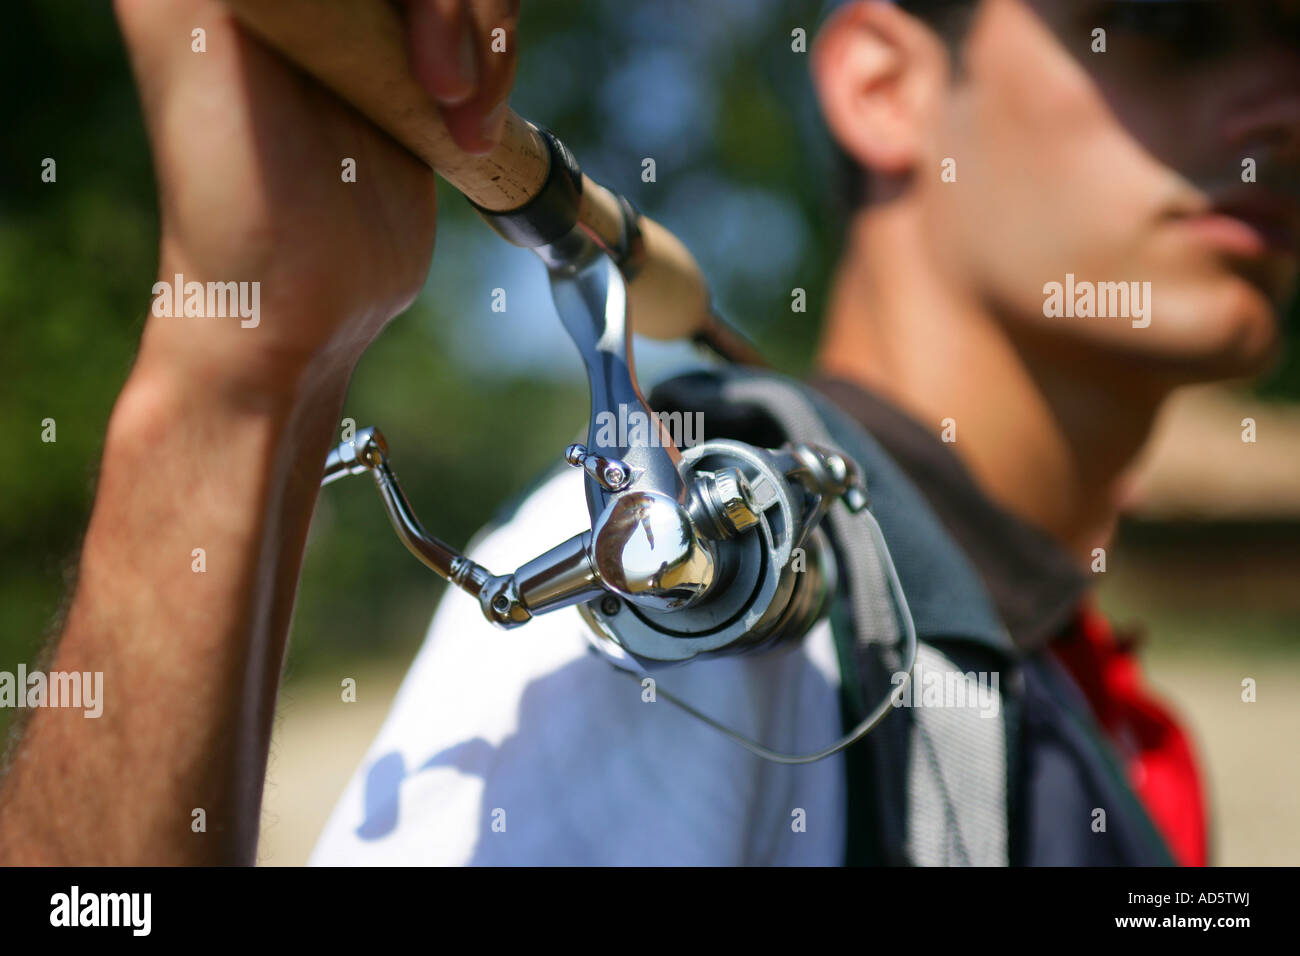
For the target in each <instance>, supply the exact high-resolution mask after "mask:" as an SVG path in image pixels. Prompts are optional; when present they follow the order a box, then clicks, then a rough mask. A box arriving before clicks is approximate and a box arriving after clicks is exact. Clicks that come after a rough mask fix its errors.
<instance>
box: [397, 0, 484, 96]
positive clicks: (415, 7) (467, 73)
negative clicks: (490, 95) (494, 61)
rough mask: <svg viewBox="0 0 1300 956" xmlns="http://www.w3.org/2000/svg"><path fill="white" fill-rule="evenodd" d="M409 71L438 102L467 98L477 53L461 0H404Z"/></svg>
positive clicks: (475, 73)
mask: <svg viewBox="0 0 1300 956" xmlns="http://www.w3.org/2000/svg"><path fill="white" fill-rule="evenodd" d="M406 25H407V37H408V44H409V47H410V51H411V70H412V72H414V74H415V78H416V80H418V81H419V83H420V86H422V87H423V88H424V91H425V92H426V93H428V94H429V96H431V97H432V98H433V99H434V100H436V101H437V102H439V103H442V104H447V105H453V104H457V103H464V102H466V101H468V100H469V99H470V98H471V97H472V96H473V95H474V92H475V90H476V88H477V86H478V69H479V66H478V53H477V51H476V50H475V49H474V46H475V44H474V32H473V23H472V19H471V17H470V15H469V13H468V11H467V10H466V9H465V4H464V2H463V0H406Z"/></svg>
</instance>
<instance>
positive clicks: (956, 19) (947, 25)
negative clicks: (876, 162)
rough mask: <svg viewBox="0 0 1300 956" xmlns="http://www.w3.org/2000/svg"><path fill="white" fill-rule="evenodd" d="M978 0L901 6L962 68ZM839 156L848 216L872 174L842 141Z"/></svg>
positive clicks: (905, 1)
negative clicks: (934, 35)
mask: <svg viewBox="0 0 1300 956" xmlns="http://www.w3.org/2000/svg"><path fill="white" fill-rule="evenodd" d="M978 2H979V0H898V6H900V7H902V8H903V9H904V10H906V11H907V12H908V13H910V14H911V15H912V16H914V17H916V18H917V19H918V20H921V21H922V22H923V23H925V24H927V25H928V26H929V27H930V28H931V29H932V30H934V31H935V33H937V34H939V37H940V38H941V39H942V40H943V41H944V43H945V45H947V47H948V52H949V54H950V55H951V57H952V61H953V65H954V69H956V70H960V68H961V43H962V41H963V40H964V39H965V38H966V33H967V31H968V30H969V29H970V23H971V18H972V14H973V13H974V10H975V6H976V5H977V4H978ZM835 157H836V166H837V176H836V178H837V180H838V182H839V195H840V196H841V198H842V200H843V205H842V206H841V208H842V209H843V210H844V212H845V215H846V217H847V216H848V215H849V214H851V213H852V212H854V211H856V210H857V209H859V208H860V207H861V206H862V205H863V204H864V203H865V202H866V201H867V198H868V196H869V193H870V189H871V175H870V173H868V172H867V171H866V170H865V169H863V168H862V166H861V165H859V163H858V161H857V160H856V159H854V158H853V157H852V156H850V155H849V154H848V153H846V152H844V150H842V149H840V148H839V144H836V146H835Z"/></svg>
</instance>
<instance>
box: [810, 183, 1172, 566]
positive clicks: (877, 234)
mask: <svg viewBox="0 0 1300 956" xmlns="http://www.w3.org/2000/svg"><path fill="white" fill-rule="evenodd" d="M920 229H921V225H920V222H919V217H918V216H916V215H915V211H914V210H909V209H908V208H907V202H906V200H899V201H898V202H895V203H892V204H889V205H886V206H882V207H877V208H873V209H871V210H870V211H868V212H864V213H862V214H860V215H859V216H858V217H857V219H856V221H855V223H854V224H853V226H852V227H851V229H850V233H849V236H848V244H847V248H846V251H845V256H844V259H843V261H842V262H841V264H840V267H839V271H838V274H837V277H836V281H835V288H834V291H833V294H832V300H831V304H830V309H829V312H828V314H827V321H826V329H825V333H824V335H823V339H822V343H821V346H820V348H819V352H818V356H817V364H818V366H819V368H820V369H821V371H823V372H825V373H827V374H830V375H834V376H836V377H838V378H843V379H847V380H849V381H852V382H855V383H858V384H860V385H862V386H864V387H866V388H869V389H871V390H872V391H874V392H876V393H877V394H880V395H881V396H882V397H884V398H886V399H888V400H890V401H891V402H893V403H894V404H895V405H897V406H898V407H899V408H900V409H902V410H903V411H905V412H907V413H908V414H910V415H911V416H912V417H914V418H915V419H916V420H917V421H918V422H920V423H921V424H922V425H924V426H925V427H927V428H929V429H932V430H933V431H934V433H935V434H936V435H940V436H944V435H945V430H946V436H947V437H949V438H954V439H955V440H953V442H952V449H953V451H954V452H955V453H956V454H957V455H958V457H959V458H960V459H961V460H962V461H963V463H964V464H965V465H966V467H967V468H968V469H969V470H970V472H971V474H972V475H973V476H974V479H975V481H976V482H977V483H978V484H979V485H980V487H981V488H982V489H983V491H984V492H985V493H986V494H987V495H988V496H989V497H990V498H991V499H993V500H994V501H995V502H997V503H998V504H999V505H1001V506H1002V507H1003V508H1004V509H1006V510H1007V511H1010V512H1011V513H1012V514H1015V515H1017V516H1018V517H1020V518H1021V519H1023V520H1025V521H1027V522H1028V523H1030V524H1032V525H1035V526H1037V527H1039V528H1040V529H1042V530H1044V531H1046V532H1047V533H1048V534H1049V535H1051V536H1052V537H1054V538H1055V539H1056V540H1058V541H1059V542H1060V543H1061V544H1062V545H1063V546H1064V547H1065V548H1067V549H1068V550H1069V551H1070V552H1071V553H1073V554H1074V555H1076V556H1077V557H1078V558H1079V559H1080V560H1086V559H1087V558H1088V556H1089V555H1090V552H1091V551H1092V549H1093V548H1095V547H1100V546H1103V545H1104V544H1105V542H1106V540H1107V539H1108V538H1109V536H1110V533H1111V531H1112V529H1113V527H1114V522H1115V519H1116V517H1117V514H1118V507H1119V503H1120V500H1121V495H1122V490H1123V482H1124V476H1125V473H1126V471H1127V469H1128V466H1129V465H1130V463H1131V462H1132V459H1133V458H1134V457H1135V455H1136V454H1137V452H1138V451H1139V450H1140V449H1141V447H1142V445H1143V443H1144V442H1145V440H1146V437H1147V435H1148V433H1149V431H1150V428H1151V424H1152V420H1153V418H1154V416H1155V412H1156V410H1157V408H1158V406H1159V404H1160V400H1161V398H1162V395H1163V393H1161V392H1160V391H1159V390H1156V389H1148V390H1147V392H1146V393H1141V392H1138V391H1135V390H1134V388H1133V387H1132V384H1133V383H1134V382H1135V381H1136V377H1135V376H1132V375H1122V374H1121V373H1119V372H1118V371H1117V370H1115V369H1113V368H1112V369H1105V368H1102V369H1098V368H1097V366H1096V363H1093V364H1092V365H1090V366H1089V365H1086V364H1081V363H1078V362H1071V361H1059V362H1058V361H1051V360H1049V359H1046V358H1043V357H1042V355H1043V352H1044V351H1045V350H1040V349H1034V348H1032V347H1030V346H1026V345H1025V344H1023V343H1017V342H1016V341H1014V340H1013V336H1012V335H1011V334H1009V332H1008V331H1007V327H1006V326H1005V325H1004V324H1003V323H1001V322H1000V321H999V320H998V319H997V317H996V316H994V315H993V314H992V312H991V310H989V309H988V308H987V307H985V306H983V305H982V304H981V303H980V302H979V301H978V300H976V299H975V297H974V296H972V295H969V294H965V293H964V292H963V291H962V290H960V289H957V288H955V287H954V286H953V285H952V284H950V283H949V282H947V281H945V279H944V278H943V276H944V275H945V271H944V270H942V269H940V268H938V265H939V264H938V263H935V262H932V261H930V259H929V257H930V255H931V253H930V252H929V250H930V246H929V244H927V243H926V242H924V241H922V239H923V237H922V235H921V234H920ZM948 420H950V421H948Z"/></svg>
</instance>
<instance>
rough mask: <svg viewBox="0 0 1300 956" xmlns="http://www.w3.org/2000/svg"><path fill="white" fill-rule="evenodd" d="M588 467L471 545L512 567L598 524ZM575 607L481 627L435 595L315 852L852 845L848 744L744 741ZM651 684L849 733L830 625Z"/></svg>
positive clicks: (824, 854)
mask: <svg viewBox="0 0 1300 956" xmlns="http://www.w3.org/2000/svg"><path fill="white" fill-rule="evenodd" d="M582 479H583V475H582V473H581V472H580V471H576V470H574V471H567V472H565V473H564V474H562V475H559V476H557V477H555V478H553V479H551V480H550V481H548V482H547V483H546V484H544V485H543V486H542V487H541V488H539V489H538V490H537V491H536V492H535V493H533V494H532V495H531V496H530V497H529V498H528V500H527V501H526V502H525V503H524V504H523V505H522V507H521V508H520V509H519V511H518V512H517V515H516V517H515V519H514V520H512V521H511V522H509V523H508V524H506V525H504V526H502V527H501V528H499V529H497V530H495V531H493V532H492V533H491V534H490V535H488V536H487V537H485V538H484V539H483V540H482V542H481V543H480V545H479V546H478V547H476V548H475V549H474V551H473V554H472V557H473V558H474V559H475V560H476V561H478V562H480V563H481V564H483V565H484V566H486V567H488V568H490V569H491V570H492V571H493V572H495V573H505V572H506V571H510V570H513V569H514V568H516V567H518V566H519V565H520V564H522V563H524V562H525V561H527V560H529V559H531V558H533V557H535V556H536V555H538V554H541V553H542V552H543V551H545V550H546V549H548V548H550V547H552V546H553V545H555V544H558V543H559V542H561V541H563V540H565V539H567V538H569V537H571V536H572V535H573V534H575V533H576V532H578V531H580V530H581V529H582V528H584V527H587V526H588V524H589V522H588V517H587V512H586V504H585V499H584V496H583V487H582ZM585 633H586V625H585V624H584V623H583V622H582V620H581V618H580V617H579V616H578V613H577V610H576V609H575V608H564V609H562V610H559V611H555V612H553V613H551V614H544V615H542V616H540V617H538V618H535V619H534V620H532V621H530V622H529V623H528V624H526V625H524V626H523V627H521V628H517V629H515V630H513V631H502V630H499V629H497V628H495V627H493V626H492V625H491V624H489V623H488V622H487V621H486V620H485V619H484V618H483V615H482V612H481V611H480V609H479V605H478V602H477V601H475V600H474V599H473V598H471V597H470V596H468V595H466V594H464V593H463V592H461V591H458V590H452V591H449V592H448V594H447V596H446V598H445V599H444V600H443V601H442V603H441V605H440V606H439V608H438V611H437V613H436V614H435V615H434V618H433V623H432V625H431V626H430V629H429V633H428V636H427V638H426V639H425V643H424V646H423V647H422V648H421V650H420V652H419V655H418V656H417V657H416V660H415V662H414V664H413V665H412V667H411V670H410V673H408V674H407V676H406V679H405V680H404V681H403V683H402V686H401V689H400V690H399V692H398V694H397V697H396V699H395V700H394V702H393V709H392V712H391V713H390V714H389V715H388V718H387V720H386V721H385V723H384V726H383V728H382V729H381V730H380V732H379V736H378V737H377V738H376V740H375V742H374V743H373V744H372V745H371V747H370V751H369V752H368V753H367V755H366V757H365V760H364V761H363V763H362V765H361V766H360V768H358V770H357V773H356V775H355V776H354V777H353V779H352V781H351V782H350V783H349V784H348V787H347V789H346V790H345V791H344V793H343V796H342V798H341V800H340V801H339V804H338V806H337V807H336V808H335V810H334V813H333V815H332V816H331V818H330V820H329V823H328V824H327V825H326V827H325V831H324V833H323V834H322V835H321V839H320V842H319V843H318V844H317V846H316V849H315V852H314V853H313V855H312V858H311V862H312V863H315V864H361V865H369V864H406V865H418V864H438V865H462V864H487V865H513V864H546V865H603V864H615V865H735V864H813V865H817V864H823V865H838V864H840V863H842V862H843V860H844V839H845V779H844V760H843V756H842V755H841V754H836V755H834V756H832V757H828V758H827V759H825V760H822V761H819V762H817V763H813V764H806V765H801V766H786V765H780V764H775V763H771V762H769V761H766V760H763V759H761V758H759V757H756V756H754V755H752V754H750V753H749V752H748V751H747V750H745V749H744V748H742V747H740V746H739V745H738V744H736V743H734V742H733V741H731V740H729V739H727V738H726V737H724V736H723V735H722V734H720V733H718V731H716V730H714V729H713V728H711V727H708V726H707V725H705V724H703V723H701V722H699V721H697V720H696V719H695V718H693V717H691V716H689V715H688V714H685V713H683V712H682V711H680V710H679V709H678V708H676V707H674V706H673V705H672V704H671V703H669V702H668V701H666V700H664V699H663V698H659V699H658V700H657V701H654V702H647V701H646V700H644V699H643V689H642V685H641V684H640V683H639V682H638V681H637V680H636V679H634V678H632V677H629V676H628V675H626V674H624V673H621V672H619V671H617V670H616V669H614V668H613V667H612V666H611V665H610V664H609V663H607V662H606V661H605V660H604V659H603V658H602V657H600V656H599V655H598V654H596V653H595V652H594V651H592V650H591V649H590V646H589V644H588V642H587V640H586V637H585ZM655 679H656V680H657V681H658V683H659V686H661V687H663V688H664V689H667V690H669V691H670V692H672V693H674V694H676V695H677V696H679V697H683V698H685V699H686V700H687V701H689V702H690V703H691V704H692V705H694V706H696V707H697V708H698V709H700V710H701V711H703V712H705V713H707V714H709V715H710V716H712V717H714V718H716V719H718V720H720V721H722V722H723V723H725V724H726V725H728V726H730V727H732V728H734V729H736V730H738V731H740V732H742V733H745V734H746V735H747V736H749V737H751V738H753V739H756V740H758V741H759V742H760V743H763V744H764V745H766V746H768V747H771V748H773V749H777V750H782V751H785V752H799V753H804V752H809V751H814V750H818V749H820V748H822V747H824V746H826V745H827V744H829V743H830V742H832V741H834V740H835V739H837V738H838V737H839V736H840V734H841V726H840V711H839V697H838V693H839V669H838V666H837V664H836V659H835V652H834V646H833V642H832V640H831V636H830V628H829V626H828V625H827V624H826V623H825V622H823V623H821V624H819V625H818V626H817V627H816V628H814V629H813V631H812V632H811V633H810V634H809V635H808V636H807V637H806V638H805V639H804V640H803V641H802V642H801V643H799V644H798V645H796V646H794V647H793V648H792V649H791V650H789V651H788V652H782V651H780V650H777V651H768V652H758V653H752V654H747V655H740V656H734V657H727V658H720V659H716V660H702V661H695V662H691V663H688V664H684V665H680V666H677V667H672V668H667V669H664V670H661V671H656V672H655Z"/></svg>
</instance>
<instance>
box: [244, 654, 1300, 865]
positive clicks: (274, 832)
mask: <svg viewBox="0 0 1300 956" xmlns="http://www.w3.org/2000/svg"><path fill="white" fill-rule="evenodd" d="M1295 665H1296V661H1295V658H1294V657H1289V656H1288V657H1278V658H1277V659H1270V658H1268V657H1258V658H1255V668H1254V669H1255V670H1256V671H1257V673H1249V674H1247V673H1243V674H1238V673H1236V671H1237V670H1240V668H1239V667H1236V668H1227V667H1225V666H1224V664H1223V661H1222V660H1220V659H1217V658H1215V657H1213V656H1207V655H1206V654H1205V653H1204V652H1200V653H1195V654H1183V655H1175V654H1172V653H1170V652H1169V651H1167V650H1166V651H1163V652H1158V653H1153V655H1152V657H1151V659H1150V667H1149V674H1150V678H1151V681H1152V683H1153V684H1154V685H1155V686H1156V687H1157V688H1158V689H1159V690H1160V691H1161V692H1162V693H1163V694H1164V696H1165V697H1166V698H1167V699H1168V700H1169V701H1170V702H1171V703H1173V704H1175V705H1176V706H1177V707H1178V708H1179V710H1180V711H1181V713H1182V714H1183V715H1184V717H1185V718H1186V719H1187V720H1188V721H1189V723H1190V724H1191V726H1192V727H1193V729H1194V732H1195V733H1196V736H1197V739H1198V742H1199V744H1200V748H1201V754H1202V757H1203V760H1204V762H1205V764H1206V766H1207V767H1208V773H1209V778H1210V790H1211V794H1210V797H1211V804H1212V808H1213V828H1214V838H1213V843H1212V853H1213V860H1214V862H1215V863H1217V864H1223V865H1292V866H1294V865H1297V864H1300V810H1297V803H1296V793H1297V790H1298V789H1300V759H1298V757H1297V741H1300V668H1297V667H1296V666H1295ZM356 676H357V700H356V702H355V703H344V702H343V701H342V699H341V692H340V689H339V688H338V687H336V686H334V685H331V684H325V683H302V684H291V685H289V686H288V687H287V688H286V689H285V690H284V691H283V692H282V693H281V697H280V704H279V713H278V716H277V725H276V732H275V738H274V743H273V747H272V754H271V765H270V772H269V774H268V779H267V786H266V797H265V803H264V807H263V823H262V843H261V849H260V853H259V857H260V861H261V863H262V865H267V866H295V865H298V864H302V863H304V862H306V860H307V857H308V855H309V854H310V853H311V849H312V846H313V845H314V843H315V840H316V837H317V836H318V835H319V833H320V831H321V829H322V827H323V826H324V824H325V821H326V818H327V817H328V815H329V813H330V811H331V810H332V809H333V807H334V802H335V800H336V799H337V797H338V795H339V793H340V792H341V791H342V789H343V787H344V785H345V784H346V782H347V781H348V779H349V777H350V776H351V774H352V772H353V770H354V769H355V767H356V765H357V764H358V762H359V761H360V760H361V757H362V755H363V754H364V753H365V750H366V748H367V747H368V746H369V744H370V741H371V739H372V738H373V737H374V735H375V733H376V732H377V731H378V730H379V727H380V724H381V723H382V722H383V720H384V717H385V715H386V714H387V712H388V705H389V702H390V701H391V700H392V696H393V694H394V692H395V691H396V690H397V686H398V683H399V681H400V680H401V672H400V671H395V670H382V671H377V672H374V673H369V674H360V675H356ZM1244 677H1252V678H1254V679H1255V680H1256V683H1257V694H1258V699H1257V701H1256V702H1255V703H1251V704H1247V703H1243V702H1242V700H1241V680H1242V679H1243V678H1244Z"/></svg>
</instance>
